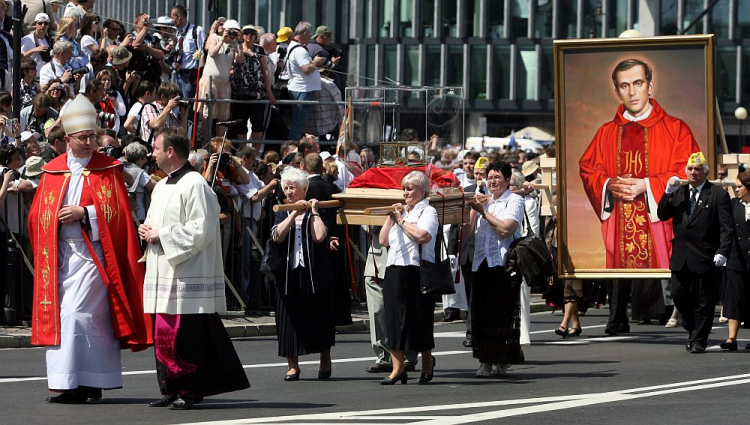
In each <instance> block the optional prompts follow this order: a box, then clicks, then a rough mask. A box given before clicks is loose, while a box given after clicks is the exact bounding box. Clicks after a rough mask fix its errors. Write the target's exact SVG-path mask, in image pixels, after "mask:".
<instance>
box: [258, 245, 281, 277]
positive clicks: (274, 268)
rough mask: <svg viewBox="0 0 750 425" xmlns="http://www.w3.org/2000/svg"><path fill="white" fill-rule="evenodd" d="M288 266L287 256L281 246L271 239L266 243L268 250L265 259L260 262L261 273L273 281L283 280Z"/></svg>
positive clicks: (264, 253) (265, 252) (264, 254)
mask: <svg viewBox="0 0 750 425" xmlns="http://www.w3.org/2000/svg"><path fill="white" fill-rule="evenodd" d="M285 266H286V255H285V253H284V252H283V251H282V250H281V245H279V244H277V243H276V242H274V241H273V240H271V239H268V240H267V241H266V249H265V251H264V252H263V259H261V260H260V271H261V272H263V274H265V275H266V276H268V277H269V278H271V279H273V280H279V279H280V278H282V277H283V276H282V272H283V271H284V269H285Z"/></svg>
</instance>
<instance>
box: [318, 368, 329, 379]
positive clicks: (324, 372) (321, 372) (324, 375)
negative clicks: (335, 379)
mask: <svg viewBox="0 0 750 425" xmlns="http://www.w3.org/2000/svg"><path fill="white" fill-rule="evenodd" d="M318 379H331V369H329V370H319V371H318Z"/></svg>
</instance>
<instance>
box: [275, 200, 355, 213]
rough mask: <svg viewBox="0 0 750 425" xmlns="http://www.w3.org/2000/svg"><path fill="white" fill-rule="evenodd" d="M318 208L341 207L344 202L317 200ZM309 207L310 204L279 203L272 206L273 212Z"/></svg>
mask: <svg viewBox="0 0 750 425" xmlns="http://www.w3.org/2000/svg"><path fill="white" fill-rule="evenodd" d="M318 206H319V207H320V208H338V207H343V206H344V203H343V202H341V201H320V202H318ZM307 209H310V204H309V203H307V204H297V203H294V204H279V205H274V206H273V212H279V211H299V210H307Z"/></svg>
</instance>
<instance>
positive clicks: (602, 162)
mask: <svg viewBox="0 0 750 425" xmlns="http://www.w3.org/2000/svg"><path fill="white" fill-rule="evenodd" d="M651 78H652V72H651V68H650V67H649V66H648V64H646V63H645V62H643V61H641V60H638V59H627V60H624V61H622V62H620V63H619V64H618V65H617V66H616V67H615V69H614V71H613V72H612V82H613V83H614V85H615V93H617V96H618V97H619V98H620V100H621V101H622V104H621V105H620V107H619V108H618V109H617V113H616V114H615V117H614V119H613V120H612V121H611V122H608V123H606V124H604V125H602V126H601V127H600V128H599V131H597V133H596V136H595V137H594V140H592V141H591V144H590V145H589V147H588V148H587V149H586V151H585V152H584V153H583V156H582V157H581V160H580V162H579V165H580V173H581V180H583V187H584V189H585V190H586V195H587V196H588V198H589V201H590V202H591V206H593V207H594V211H595V212H596V214H597V216H598V217H599V219H600V220H601V222H602V236H603V238H604V246H605V248H606V251H607V268H609V269H656V268H660V269H666V268H668V267H669V257H670V255H671V252H672V245H671V240H672V226H671V224H670V223H669V222H666V223H665V222H662V221H660V220H659V218H658V217H657V216H656V207H657V205H658V203H659V200H660V199H661V197H662V194H663V193H664V188H665V186H666V184H667V181H668V180H669V178H670V177H672V176H679V177H681V178H685V165H686V159H687V158H688V157H689V156H690V154H691V153H693V152H697V151H698V150H699V149H698V144H697V143H696V142H695V138H694V137H693V133H692V132H691V131H690V128H689V127H688V126H687V124H685V122H684V121H682V120H680V119H678V118H674V117H671V116H669V115H667V113H666V112H664V110H663V109H662V108H661V106H659V103H658V102H657V101H656V100H654V99H651V93H652V91H653V82H652V80H651Z"/></svg>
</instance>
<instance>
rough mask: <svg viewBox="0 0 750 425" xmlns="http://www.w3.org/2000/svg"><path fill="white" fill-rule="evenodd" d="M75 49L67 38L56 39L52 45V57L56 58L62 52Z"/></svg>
mask: <svg viewBox="0 0 750 425" xmlns="http://www.w3.org/2000/svg"><path fill="white" fill-rule="evenodd" d="M68 50H69V51H71V52H72V51H73V45H71V44H70V43H69V42H67V41H65V40H57V41H55V45H54V46H52V53H51V55H52V57H53V58H56V57H57V56H58V55H59V54H60V53H64V52H66V51H68Z"/></svg>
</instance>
